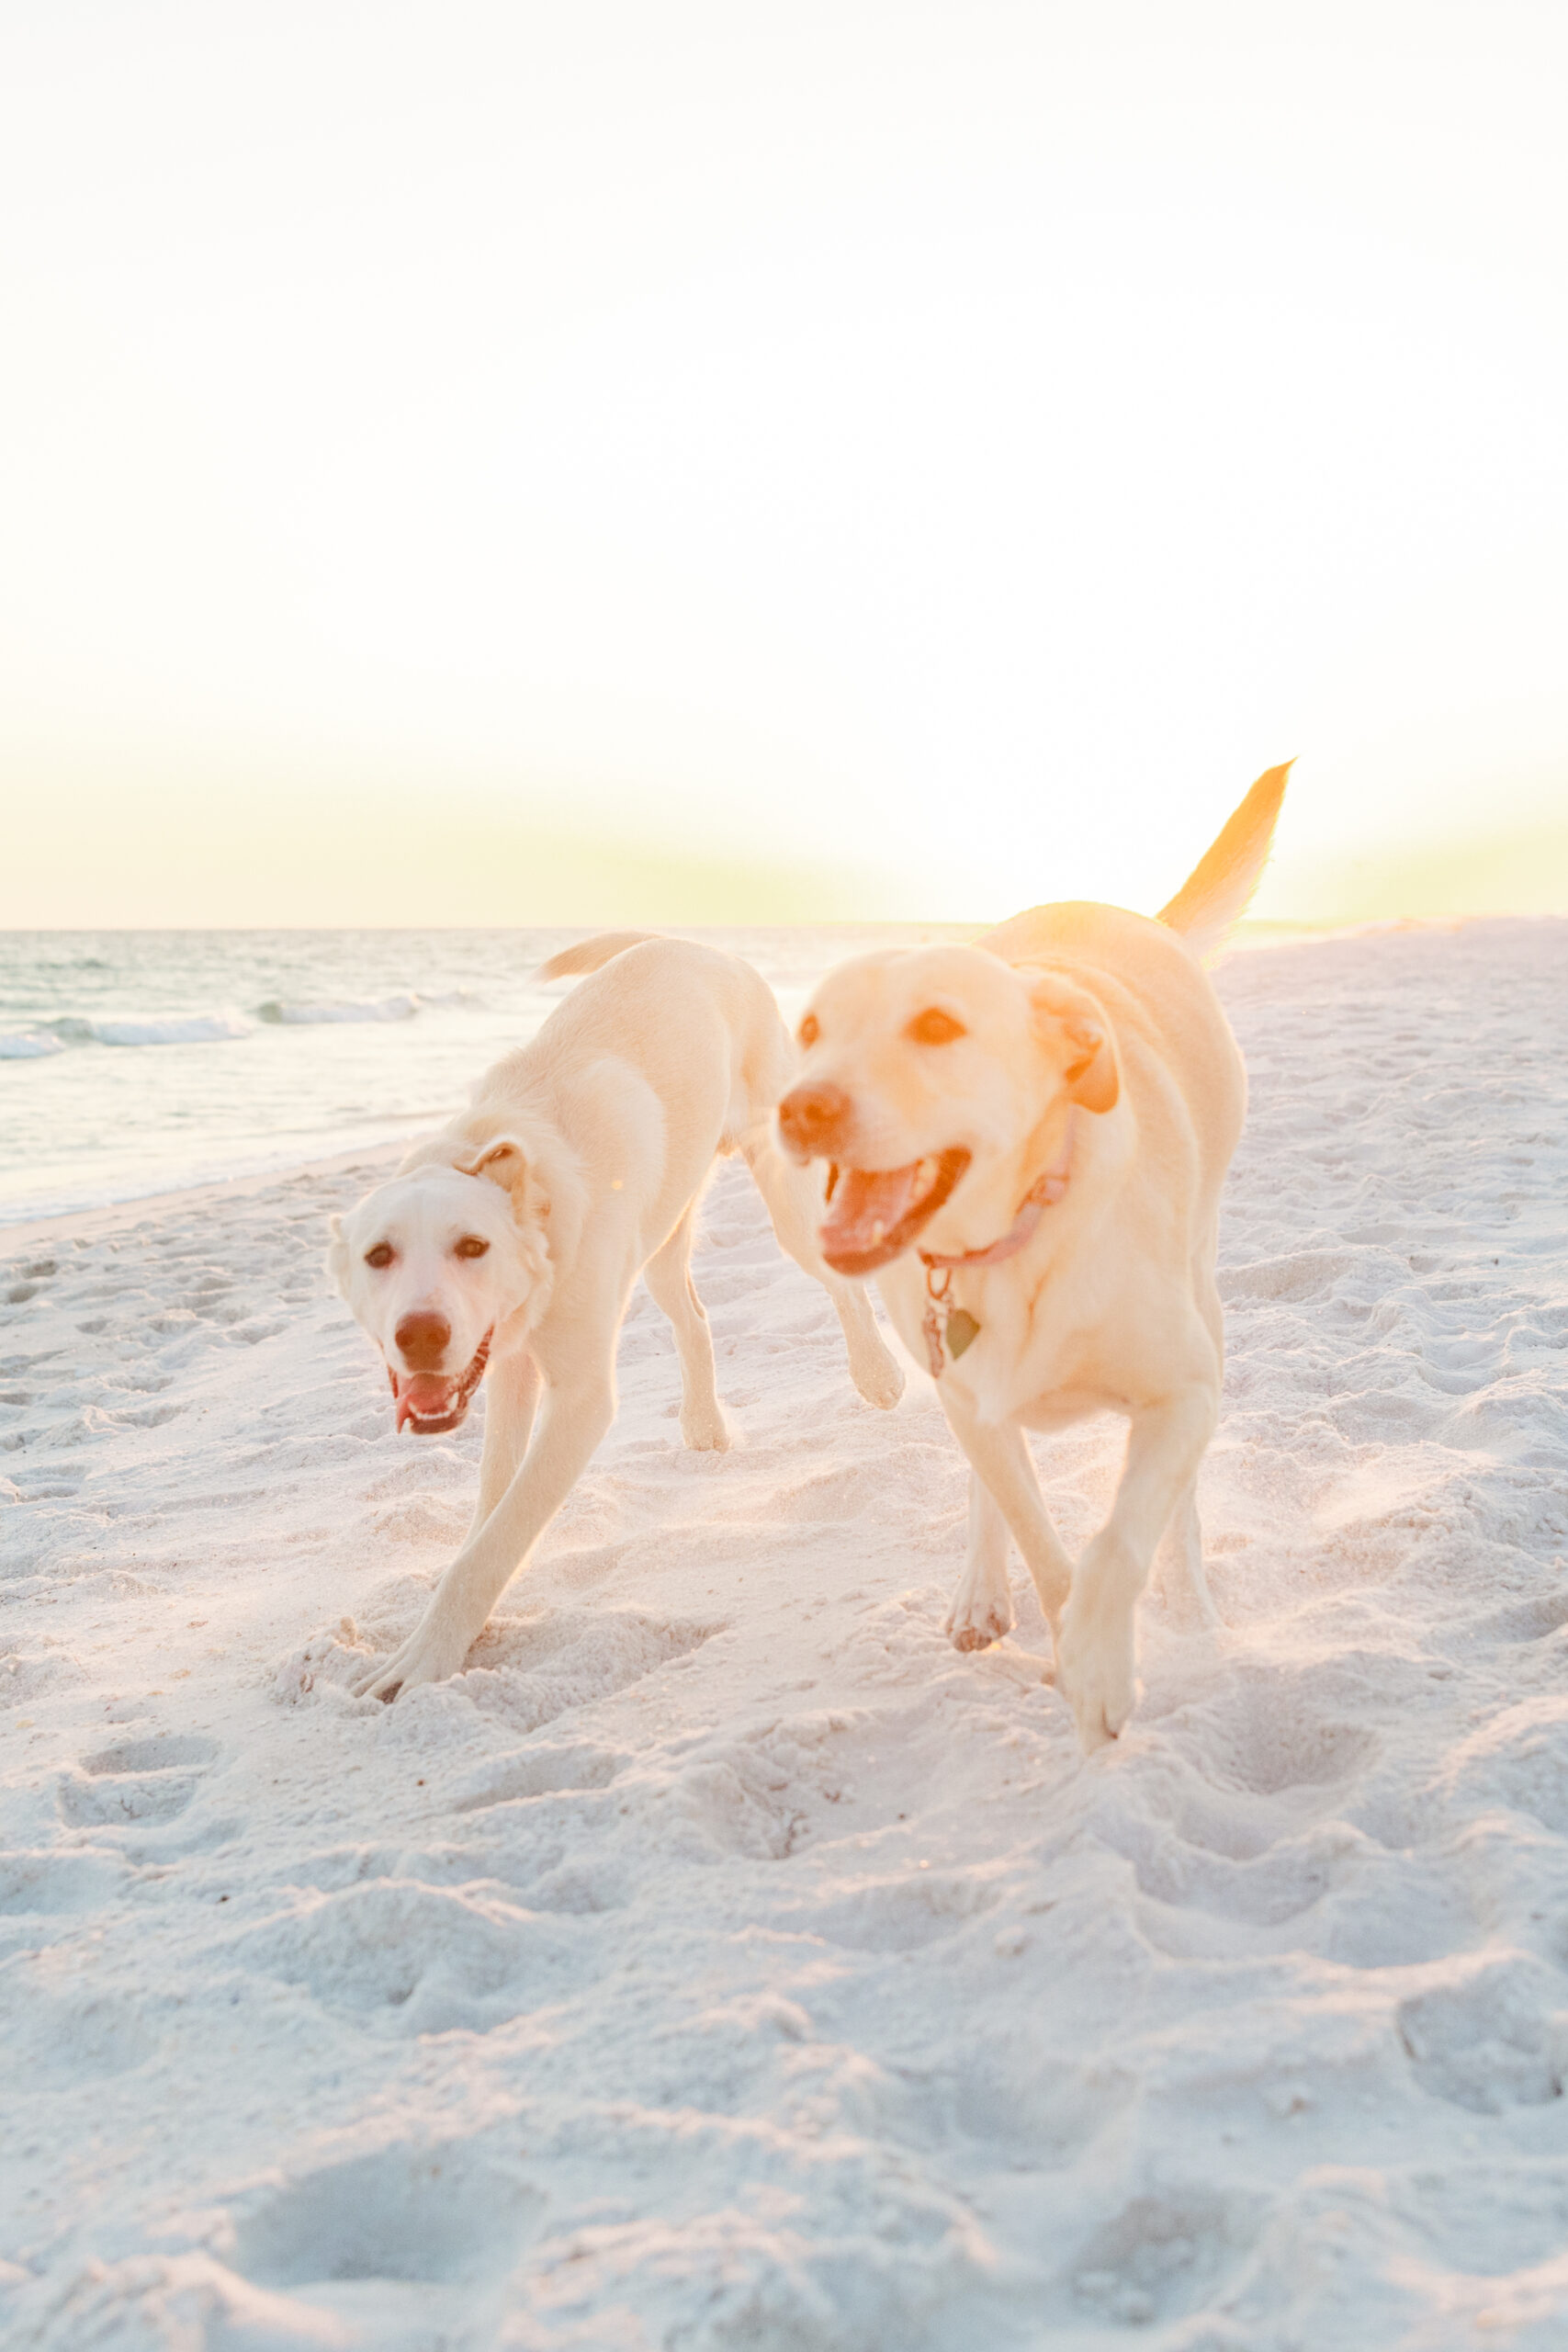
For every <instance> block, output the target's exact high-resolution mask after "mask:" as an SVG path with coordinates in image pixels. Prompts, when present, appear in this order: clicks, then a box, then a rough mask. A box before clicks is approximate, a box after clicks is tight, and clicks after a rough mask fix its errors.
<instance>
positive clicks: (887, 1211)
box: [820, 1159, 920, 1258]
mask: <svg viewBox="0 0 1568 2352" xmlns="http://www.w3.org/2000/svg"><path fill="white" fill-rule="evenodd" d="M919 1172H920V1163H919V1160H918V1159H912V1160H911V1161H910V1162H909V1165H908V1168H846V1169H845V1170H844V1171H843V1173H842V1175H841V1176H840V1179H839V1184H838V1190H837V1191H836V1192H835V1193H834V1194H833V1205H832V1208H831V1210H830V1211H829V1216H828V1221H827V1223H826V1224H825V1225H824V1226H823V1227H822V1231H821V1237H820V1238H821V1243H822V1247H823V1249H824V1250H826V1251H827V1253H828V1255H829V1257H830V1258H841V1257H849V1256H851V1255H852V1254H856V1253H858V1252H860V1251H862V1250H874V1249H875V1248H876V1245H877V1243H878V1242H879V1241H880V1240H881V1239H882V1238H883V1236H884V1235H885V1234H887V1233H891V1232H892V1230H893V1228H894V1227H895V1226H896V1225H897V1223H898V1220H899V1218H900V1217H902V1216H905V1215H906V1213H907V1212H908V1209H909V1208H910V1207H911V1205H912V1204H913V1202H914V1198H915V1185H916V1182H917V1180H918V1179H919Z"/></svg>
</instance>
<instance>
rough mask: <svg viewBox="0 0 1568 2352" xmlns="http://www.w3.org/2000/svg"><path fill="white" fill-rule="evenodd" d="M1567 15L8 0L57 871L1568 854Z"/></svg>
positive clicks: (1441, 904) (1444, 886)
mask: <svg viewBox="0 0 1568 2352" xmlns="http://www.w3.org/2000/svg"><path fill="white" fill-rule="evenodd" d="M1562 26H1563V20H1562V16H1561V13H1560V12H1558V11H1555V10H1551V9H1546V8H1539V7H1534V6H1506V5H1505V6H1496V7H1493V8H1490V9H1488V10H1485V11H1481V10H1473V9H1459V10H1451V9H1446V8H1444V9H1431V8H1420V9H1416V8H1415V7H1409V8H1404V7H1382V8H1371V9H1367V8H1365V7H1358V8H1354V9H1352V8H1349V7H1348V6H1335V7H1329V8H1327V9H1321V10H1317V11H1314V12H1313V13H1312V15H1311V16H1310V17H1303V16H1302V15H1301V14H1300V13H1299V12H1293V11H1289V12H1288V11H1282V10H1279V11H1276V10H1269V9H1263V10H1258V9H1247V8H1239V7H1223V6H1222V7H1216V6H1200V7H1195V8H1191V9H1187V10H1184V11H1182V12H1180V17H1179V28H1178V20H1177V18H1175V17H1172V16H1171V14H1170V12H1169V11H1168V10H1163V9H1160V8H1157V7H1154V6H1114V7H1111V8H1105V9H1100V10H1096V11H1093V12H1090V14H1089V15H1088V16H1087V17H1084V16H1077V17H1075V16H1069V15H1068V14H1066V12H1059V11H1056V10H1054V9H1043V8H1038V7H1022V6H996V5H969V6H962V7H960V6H940V7H937V8H934V9H928V10H922V11H919V12H917V13H911V12H909V11H908V10H905V9H898V8H895V7H892V6H887V5H851V6H832V7H827V6H815V7H814V6H807V7H800V8H793V9H790V10H788V11H777V12H772V11H765V10H756V9H751V8H742V9H739V10H737V9H735V8H733V7H721V6H677V7H671V8H663V9H660V10H658V11H654V12H649V11H647V10H642V9H637V8H633V7H630V6H588V7H583V8H576V9H571V10H558V9H557V10H547V9H542V8H534V7H525V8H521V9H517V8H501V7H498V6H457V7H454V8H450V9H444V10H441V11H434V10H432V9H429V8H427V7H421V6H414V7H407V6H402V7H393V8H389V9H387V8H378V9H369V8H364V7H352V6H325V7H312V8H310V9H309V10H307V9H303V8H299V7H282V8H277V9H269V10H266V11H265V12H260V11H246V10H243V9H241V10H235V9H222V10H217V11H214V10H211V9H206V8H197V7H195V6H182V5H171V6H159V7H154V8H152V9H141V10H138V11H136V12H134V13H133V14H129V15H126V14H114V13H109V14H107V15H106V14H103V13H100V12H96V11H89V10H85V9H84V8H82V7H80V6H63V7H61V8H53V9H49V10H45V11H34V12H31V13H30V14H23V13H18V12H13V14H12V17H11V19H10V24H9V28H8V31H7V33H6V37H5V52H6V54H5V62H4V70H3V72H0V93H3V96H0V156H3V158H4V161H3V162H0V182H3V186H4V216H3V217H4V219H5V220H6V223H7V228H6V243H7V248H8V251H7V266H6V313H7V343H8V346H9V350H10V354H11V357H10V361H9V364H8V366H7V368H6V371H5V376H4V379H3V382H0V411H3V413H4V424H5V429H4V434H3V435H0V470H3V472H4V475H5V493H4V494H5V509H6V532H5V552H4V555H3V557H0V565H3V567H4V570H3V575H0V632H3V637H0V660H3V662H4V666H5V670H6V677H7V690H6V698H5V704H4V710H3V715H0V760H3V763H4V765H3V771H0V772H3V774H4V775H5V778H6V796H7V798H8V799H10V800H11V801H12V802H13V803H14V804H17V803H19V804H20V805H21V806H22V808H23V811H24V816H23V820H22V821H23V827H24V838H25V841H26V843H27V845H28V846H27V854H26V856H25V858H21V859H17V858H13V859H11V860H7V861H6V865H5V868H4V873H3V878H0V922H4V923H8V924H12V925H16V924H34V923H37V924H50V923H54V924H62V923H69V922H128V923H135V922H253V921H280V922H310V921H317V922H320V921H333V920H341V921H344V922H375V921H383V922H408V921H413V920H418V919H419V914H418V911H417V910H420V909H421V908H422V907H424V906H425V905H426V904H427V903H428V904H429V905H430V908H431V911H430V912H429V914H428V917H427V919H429V920H433V921H451V922H461V921H470V920H471V921H483V922H507V921H512V920H518V921H525V920H532V921H538V920H549V919H552V918H554V919H559V920H570V921H581V922H591V921H594V920H598V919H600V918H601V917H604V918H606V919H614V918H615V917H617V916H620V917H624V916H626V915H628V914H637V915H640V916H643V917H651V918H658V917H660V916H662V917H663V918H665V919H667V920H682V919H684V920H696V919H702V917H701V915H700V913H694V911H693V910H694V909H697V910H702V909H711V910H712V913H711V917H710V919H714V920H717V919H720V910H719V909H718V907H717V905H716V899H718V900H723V901H724V902H725V904H726V905H727V906H728V907H730V908H732V910H733V913H734V917H735V919H739V920H747V919H760V918H761V917H764V916H767V915H769V914H773V915H776V916H779V917H782V918H785V919H788V918H791V917H796V916H800V915H804V914H808V913H823V914H837V913H840V912H843V911H846V910H849V909H850V908H852V910H854V911H858V912H861V913H863V914H864V915H868V916H871V915H880V914H902V915H908V914H914V915H920V916H932V917H938V916H942V917H950V918H953V919H958V920H963V919H968V918H974V919H976V920H978V919H981V918H984V917H987V916H993V915H998V914H1003V913H1006V912H1007V910H1009V909H1010V907H1011V906H1013V905H1015V904H1017V903H1019V902H1020V901H1021V900H1024V899H1034V898H1041V897H1047V896H1055V895H1079V894H1081V895H1092V896H1105V897H1111V898H1114V899H1122V900H1124V901H1126V902H1128V903H1131V904H1134V905H1143V906H1152V905H1154V904H1156V903H1158V901H1159V899H1161V897H1162V896H1163V895H1164V894H1165V893H1167V892H1168V890H1169V889H1170V888H1173V887H1174V886H1175V884H1176V883H1177V882H1178V881H1179V879H1180V876H1181V875H1182V873H1183V872H1184V871H1185V870H1186V865H1187V864H1188V863H1189V862H1190V858H1191V856H1192V855H1193V854H1196V852H1197V851H1198V850H1199V849H1200V848H1201V846H1202V844H1203V842H1205V841H1206V840H1207V839H1208V838H1209V836H1210V834H1211V833H1212V831H1213V829H1214V827H1215V825H1216V824H1217V823H1218V821H1219V820H1220V819H1221V818H1222V817H1223V816H1224V812H1225V810H1226V809H1228V808H1229V807H1230V806H1231V805H1232V804H1233V803H1234V801H1235V798H1236V797H1237V795H1238V793H1239V791H1240V790H1241V789H1243V788H1244V787H1245V786H1246V785H1247V782H1248V781H1249V780H1250V778H1251V777H1252V776H1253V775H1256V774H1257V773H1258V770H1259V769H1260V768H1262V767H1264V766H1266V765H1268V764H1269V763H1272V762H1274V761H1276V760H1280V759H1284V758H1288V757H1290V756H1291V755H1292V754H1296V755H1298V756H1299V765H1298V768H1297V770H1296V773H1295V778H1294V783H1293V787H1292V801H1291V805H1290V807H1289V809H1288V811H1287V817H1286V822H1285V826H1284V829H1283V831H1282V833H1281V838H1280V851H1279V854H1278V858H1277V862H1276V865H1275V868H1274V871H1273V874H1272V876H1271V877H1270V880H1269V884H1268V885H1267V886H1266V894H1265V897H1264V899H1262V900H1261V901H1260V903H1259V909H1258V911H1259V912H1260V913H1263V914H1274V915H1279V916H1288V917H1292V918H1296V919H1303V920H1308V919H1323V920H1335V919H1339V918H1342V917H1348V916H1350V915H1352V914H1354V915H1356V916H1358V917H1365V916H1368V915H1373V916H1377V915H1393V914H1400V913H1404V912H1410V911H1417V912H1419V911H1465V910H1473V909H1474V908H1475V907H1476V906H1477V905H1483V906H1492V905H1497V906H1503V907H1508V906H1514V905H1517V906H1518V907H1519V908H1520V909H1521V910H1523V909H1524V908H1525V907H1526V905H1527V903H1528V905H1529V907H1530V908H1539V907H1550V906H1558V907H1568V826H1565V824H1564V820H1563V818H1562V802H1563V785H1564V780H1565V776H1568V687H1565V686H1564V684H1563V673H1562V659H1561V648H1562V642H1563V639H1564V634H1565V629H1564V623H1565V620H1568V613H1565V610H1564V605H1565V591H1564V587H1563V571H1562V560H1561V549H1562V537H1563V526H1564V522H1565V520H1568V514H1565V509H1568V471H1565V469H1564V464H1563V458H1562V416H1563V414H1564V413H1568V367H1565V364H1564V363H1565V360H1568V324H1565V318H1564V307H1563V299H1562V285H1563V282H1564V280H1563V273H1562V264H1563V259H1564V255H1563V250H1562V249H1563V243H1564V240H1565V237H1568V229H1565V226H1564V224H1565V223H1568V188H1565V187H1564V179H1565V177H1568V165H1565V164H1564V150H1563V143H1562V138H1561V126H1560V121H1559V119H1558V110H1559V109H1558V96H1557V93H1558V90H1559V89H1560V86H1561V84H1560V75H1561V69H1562V64H1563V62H1564V35H1563V29H1562ZM89 27H90V39H88V38H86V28H89ZM180 811H183V812H184V813H183V814H180V813H178V812H180ZM171 812H174V813H171ZM540 836H545V837H547V839H546V840H545V841H544V842H543V845H542V847H541V848H540V849H539V851H538V853H537V854H530V842H536V841H538V839H539V837H540ZM264 841H265V842H266V843H267V844H268V845H267V847H266V849H265V854H260V853H259V852H258V848H257V844H258V842H264ZM1483 841H1485V842H1503V841H1509V842H1516V843H1517V842H1527V843H1528V844H1529V846H1528V848H1527V849H1525V850H1524V851H1522V852H1519V853H1518V854H1513V853H1509V852H1506V851H1502V852H1498V853H1496V854H1492V855H1491V864H1490V865H1486V863H1485V861H1484V860H1482V861H1479V862H1478V859H1477V857H1476V855H1475V854H1473V853H1474V848H1475V844H1476V843H1477V842H1483ZM170 842H174V843H175V845H176V848H178V846H179V845H180V844H183V849H182V850H180V854H176V855H175V857H174V858H173V859H172V860H171V858H170V856H169V855H168V854H165V853H166V851H167V848H168V845H169V843H170ZM84 843H85V844H86V845H87V846H86V848H85V851H84ZM95 843H96V845H97V846H96V850H95V849H94V847H93V844H95ZM367 856H368V857H369V859H370V861H371V864H372V865H373V867H374V871H375V873H376V874H378V875H379V876H381V877H382V879H383V885H384V892H383V895H381V896H379V897H378V895H377V893H376V891H375V890H373V889H371V888H369V887H368V883H367V866H366V864H365V862H364V860H365V858H366V857H367ZM182 858H183V864H182ZM691 861H696V862H697V863H698V865H701V867H702V868H703V870H704V871H705V872H706V873H708V874H709V876H717V877H719V878H718V880H717V881H716V883H715V886H714V888H713V889H711V890H710V889H708V888H706V887H705V886H700V885H699V886H694V887H688V885H687V881H686V880H683V879H682V878H681V872H680V870H681V869H682V867H683V866H685V865H687V864H688V863H689V862H691ZM1435 861H1436V862H1435ZM1510 861H1511V862H1510ZM628 865H629V867H630V869H632V870H633V879H631V880H630V881H628V880H627V878H626V868H627V867H628ZM1439 868H1440V869H1441V872H1440V874H1439V871H1438V869H1439ZM182 875H183V876H184V877H185V878H184V879H182V878H181V876H182ZM584 876H586V877H587V880H586V882H584V878H583V877H584ZM1358 876H1359V879H1358V878H1357V877H1358ZM1435 876H1436V877H1437V878H1436V879H1435V878H1434V877H1435ZM1443 876H1446V877H1447V878H1446V879H1444V878H1442V877H1443ZM574 877H575V878H574ZM596 877H597V878H596ZM1487 877H1489V878H1487ZM601 884H602V890H601V888H600V885H601ZM422 893H423V895H422ZM1521 893H1523V896H1521V895H1520V894H1521ZM601 897H602V899H603V904H601V903H600V899H601Z"/></svg>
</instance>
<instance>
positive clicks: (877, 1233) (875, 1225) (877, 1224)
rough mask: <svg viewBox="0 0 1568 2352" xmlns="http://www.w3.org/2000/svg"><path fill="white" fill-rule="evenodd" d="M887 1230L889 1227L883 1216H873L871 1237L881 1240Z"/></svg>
mask: <svg viewBox="0 0 1568 2352" xmlns="http://www.w3.org/2000/svg"><path fill="white" fill-rule="evenodd" d="M886 1230H887V1227H886V1224H885V1223H884V1222H883V1220H882V1218H881V1217H879V1216H878V1217H873V1219H872V1222H871V1238H872V1239H873V1240H874V1241H880V1240H881V1238H882V1237H883V1235H884V1234H885V1233H886Z"/></svg>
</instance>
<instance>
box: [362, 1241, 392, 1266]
mask: <svg viewBox="0 0 1568 2352" xmlns="http://www.w3.org/2000/svg"><path fill="white" fill-rule="evenodd" d="M365 1262H366V1264H367V1266H374V1267H375V1269H376V1272H378V1273H379V1272H380V1271H381V1269H382V1267H383V1266H389V1265H390V1264H391V1262H392V1245H391V1243H390V1242H389V1241H378V1243H377V1244H376V1247H375V1249H374V1250H367V1251H366V1252H365Z"/></svg>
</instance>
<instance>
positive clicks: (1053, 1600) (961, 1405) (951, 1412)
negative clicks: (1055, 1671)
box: [937, 1381, 1073, 1646]
mask: <svg viewBox="0 0 1568 2352" xmlns="http://www.w3.org/2000/svg"><path fill="white" fill-rule="evenodd" d="M937 1386H938V1394H939V1395H940V1396H941V1397H942V1411H943V1412H944V1413H945V1414H946V1415H947V1425H948V1427H949V1429H950V1430H952V1431H953V1436H954V1437H955V1438H956V1439H957V1440H958V1442H959V1444H960V1445H961V1446H962V1447H963V1448H964V1453H966V1454H967V1455H968V1456H969V1461H970V1465H971V1467H972V1468H973V1469H975V1470H976V1471H977V1472H978V1473H979V1475H980V1476H981V1477H982V1478H983V1479H984V1480H985V1482H986V1485H987V1487H989V1489H990V1492H991V1494H992V1496H993V1498H995V1500H996V1502H997V1503H998V1506H999V1507H1000V1510H1001V1514H1002V1517H1003V1518H1004V1519H1005V1520H1006V1521H1007V1524H1008V1526H1009V1528H1010V1530H1011V1532H1012V1539H1013V1542H1014V1543H1015V1544H1017V1545H1018V1548H1019V1550H1020V1551H1021V1553H1022V1555H1023V1565H1024V1566H1025V1567H1026V1568H1027V1569H1028V1570H1029V1573H1030V1575H1031V1576H1032V1577H1033V1579H1034V1589H1035V1591H1036V1592H1037V1593H1038V1594H1039V1595H1040V1606H1041V1608H1042V1609H1043V1611H1045V1615H1046V1619H1047V1621H1048V1623H1049V1624H1050V1627H1051V1632H1052V1635H1053V1637H1055V1632H1056V1626H1057V1623H1058V1622H1059V1620H1060V1618H1061V1614H1062V1607H1063V1603H1064V1602H1065V1601H1066V1598H1067V1594H1068V1592H1069V1590H1070V1589H1071V1588H1072V1581H1073V1564H1072V1562H1071V1560H1070V1559H1069V1558H1068V1557H1067V1555H1066V1551H1065V1550H1064V1548H1063V1544H1062V1539H1061V1537H1060V1536H1059V1535H1058V1534H1057V1532H1056V1531H1055V1527H1053V1525H1052V1524H1051V1515H1050V1513H1049V1512H1048V1511H1047V1510H1046V1508H1045V1498H1044V1496H1043V1494H1042V1493H1041V1491H1040V1481H1039V1478H1038V1477H1037V1476H1035V1470H1034V1463H1033V1459H1032V1455H1031V1453H1030V1451H1029V1444H1028V1441H1027V1440H1026V1439H1025V1437H1024V1434H1023V1431H1022V1430H1021V1429H1020V1428H1019V1426H1018V1424H1017V1422H1016V1421H995V1422H992V1421H981V1420H977V1419H976V1417H975V1415H974V1414H973V1413H972V1412H971V1411H970V1409H969V1407H968V1404H967V1402H966V1400H965V1399H964V1397H963V1396H962V1394H961V1393H960V1391H959V1390H957V1389H956V1388H950V1387H949V1386H948V1385H947V1383H946V1382H945V1381H941V1382H939V1383H938V1384H937ZM969 1524H970V1532H971V1537H972V1538H973V1535H974V1531H975V1527H976V1521H975V1518H974V1517H973V1516H971V1519H970V1522H969ZM1000 1573H1001V1583H1002V1589H1003V1591H1004V1592H1006V1590H1007V1555H1006V1547H1005V1545H1004V1546H1003V1547H1002V1558H1001V1564H1000ZM966 1580H967V1579H966ZM962 1590H963V1587H962V1586H961V1587H960V1591H962ZM953 1606H954V1611H956V1609H957V1602H956V1600H955V1601H954V1604H953ZM1008 1608H1009V1612H1010V1611H1011V1602H1010V1601H1009V1603H1008ZM1008 1622H1009V1623H1011V1614H1010V1613H1009V1620H1008ZM1005 1630H1006V1629H1005V1628H1004V1631H1005ZM954 1639H955V1640H956V1639H957V1635H956V1634H954ZM961 1646H962V1645H961Z"/></svg>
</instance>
